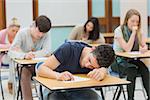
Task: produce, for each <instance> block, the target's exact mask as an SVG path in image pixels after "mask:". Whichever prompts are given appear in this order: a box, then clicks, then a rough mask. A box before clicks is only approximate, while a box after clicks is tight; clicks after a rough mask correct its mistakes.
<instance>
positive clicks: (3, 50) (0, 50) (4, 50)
mask: <svg viewBox="0 0 150 100" xmlns="http://www.w3.org/2000/svg"><path fill="white" fill-rule="evenodd" d="M7 51H8V49H0V52H7Z"/></svg>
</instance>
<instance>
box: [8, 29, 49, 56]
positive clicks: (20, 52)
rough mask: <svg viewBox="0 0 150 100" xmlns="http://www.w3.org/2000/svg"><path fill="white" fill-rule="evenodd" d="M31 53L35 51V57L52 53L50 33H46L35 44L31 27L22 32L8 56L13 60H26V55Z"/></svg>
mask: <svg viewBox="0 0 150 100" xmlns="http://www.w3.org/2000/svg"><path fill="white" fill-rule="evenodd" d="M33 49H34V51H33ZM30 51H33V53H34V54H35V57H42V56H46V55H49V54H50V53H51V39H50V33H45V35H44V36H43V37H42V38H41V39H39V40H37V41H36V42H35V43H34V42H33V40H32V36H31V33H30V28H29V27H28V28H24V29H22V30H20V31H19V32H18V33H17V35H16V37H15V39H14V41H13V43H12V45H11V47H10V49H9V52H8V55H9V56H10V57H11V58H16V59H24V56H25V54H26V53H28V52H30Z"/></svg>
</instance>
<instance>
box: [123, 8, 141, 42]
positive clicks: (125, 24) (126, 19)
mask: <svg viewBox="0 0 150 100" xmlns="http://www.w3.org/2000/svg"><path fill="white" fill-rule="evenodd" d="M133 15H137V16H139V24H138V30H137V35H138V40H139V44H140V45H141V44H142V43H141V37H142V36H141V35H142V34H141V32H140V29H141V15H140V13H139V12H138V11H137V10H135V9H130V10H128V12H127V13H126V16H125V19H124V22H123V25H122V26H121V29H122V30H123V27H124V26H127V23H128V20H129V18H131V17H132V16H133Z"/></svg>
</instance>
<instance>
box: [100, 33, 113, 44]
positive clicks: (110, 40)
mask: <svg viewBox="0 0 150 100" xmlns="http://www.w3.org/2000/svg"><path fill="white" fill-rule="evenodd" d="M102 34H103V36H104V38H105V42H106V43H109V44H113V39H114V33H102Z"/></svg>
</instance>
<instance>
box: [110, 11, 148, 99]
mask: <svg viewBox="0 0 150 100" xmlns="http://www.w3.org/2000/svg"><path fill="white" fill-rule="evenodd" d="M140 29H141V16H140V13H139V12H138V11H137V10H135V9H130V10H129V11H128V12H127V13H126V16H125V19H124V23H123V25H121V26H119V27H117V28H116V29H115V31H114V33H115V36H114V50H115V52H130V51H140V52H145V51H147V45H146V43H145V40H144V36H143V34H142V33H141V31H140ZM117 62H118V63H119V66H118V68H119V70H118V68H117V67H116V64H115V63H113V64H112V66H111V68H112V70H113V71H119V72H121V74H125V75H127V80H129V81H131V84H130V85H128V86H127V92H128V100H134V90H135V82H136V81H135V80H136V76H137V74H140V75H141V77H142V80H143V86H144V88H145V90H146V93H147V97H148V98H147V100H150V98H149V97H150V92H149V91H150V88H149V84H150V83H149V71H148V68H147V67H146V65H145V64H144V63H143V62H142V61H140V60H134V59H126V58H121V57H118V58H117Z"/></svg>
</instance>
